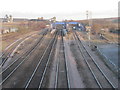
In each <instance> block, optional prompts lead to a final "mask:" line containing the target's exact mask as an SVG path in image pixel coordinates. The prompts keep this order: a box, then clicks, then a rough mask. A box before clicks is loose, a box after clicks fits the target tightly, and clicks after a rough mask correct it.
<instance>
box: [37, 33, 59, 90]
mask: <svg viewBox="0 0 120 90" xmlns="http://www.w3.org/2000/svg"><path fill="white" fill-rule="evenodd" d="M57 34H58V33H57ZM57 37H58V35H57ZM55 38H56V36H55ZM55 38H54V39H55ZM56 41H57V39H55V40H54V42H53V45H52V47H51V51H50V54H49V57H48V60H47V63H46V66H45V69H44V72H43V74H42V78H41V80H40V83H39V87H38V90H40V88H41V86H42V83H43V80H44V78H45V74H46V71H47V68H48V64H49V62H50V58H51V55H52V52H53V49H54V46H55V43H56Z"/></svg>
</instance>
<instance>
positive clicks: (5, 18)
mask: <svg viewBox="0 0 120 90" xmlns="http://www.w3.org/2000/svg"><path fill="white" fill-rule="evenodd" d="M3 22H13V17H12V15H9V16H8V15H5V17H4V18H3Z"/></svg>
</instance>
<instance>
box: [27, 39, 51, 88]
mask: <svg viewBox="0 0 120 90" xmlns="http://www.w3.org/2000/svg"><path fill="white" fill-rule="evenodd" d="M52 41H53V39H52V40H51V41H50V42H49V44H48V46H47V48H46V49H45V51H44V53H43V55H42V57H41V58H40V60H39V62H38V64H37V66H36V68H35V70H34V71H33V73H32V75H31V77H30V79H29V80H28V82H27V84H26V85H25V89H27V88H28V87H29V85H30V83H31V81H32V79H33V77H34V75H35V73H36V72H37V70H38V67H39V65H40V64H41V61H42V59H43V57H44V56H45V54H46V52H47V50H48V48H49V47H50V45H51V42H52Z"/></svg>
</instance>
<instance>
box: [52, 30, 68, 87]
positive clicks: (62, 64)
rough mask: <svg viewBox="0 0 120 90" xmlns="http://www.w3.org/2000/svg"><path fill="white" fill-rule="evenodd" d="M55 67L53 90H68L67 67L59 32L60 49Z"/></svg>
mask: <svg viewBox="0 0 120 90" xmlns="http://www.w3.org/2000/svg"><path fill="white" fill-rule="evenodd" d="M58 55H59V56H58V60H57V66H56V77H55V83H54V88H70V83H69V76H68V65H67V60H66V59H67V58H66V54H65V44H64V40H63V32H62V31H61V39H60V47H59V54H58Z"/></svg>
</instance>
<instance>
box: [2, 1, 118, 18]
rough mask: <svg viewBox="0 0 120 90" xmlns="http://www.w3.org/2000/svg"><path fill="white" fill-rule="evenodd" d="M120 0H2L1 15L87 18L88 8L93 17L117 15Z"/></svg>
mask: <svg viewBox="0 0 120 90" xmlns="http://www.w3.org/2000/svg"><path fill="white" fill-rule="evenodd" d="M118 1H119V0H1V2H0V17H4V16H5V14H11V15H12V16H13V17H18V18H19V17H20V18H37V17H44V18H51V17H53V16H56V17H57V19H58V20H63V19H86V10H88V11H91V12H92V17H93V18H102V17H117V16H118Z"/></svg>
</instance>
